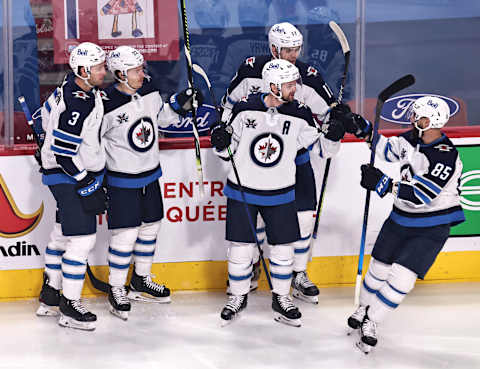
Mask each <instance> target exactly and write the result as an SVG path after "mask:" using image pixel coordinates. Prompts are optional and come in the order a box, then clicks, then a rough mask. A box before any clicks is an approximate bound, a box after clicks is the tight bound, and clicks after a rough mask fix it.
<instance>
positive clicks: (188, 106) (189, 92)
mask: <svg viewBox="0 0 480 369" xmlns="http://www.w3.org/2000/svg"><path fill="white" fill-rule="evenodd" d="M194 98H195V100H196V101H197V104H198V105H197V106H200V105H202V104H203V101H204V98H203V94H202V91H200V90H197V89H196V88H186V89H185V90H183V91H181V92H179V93H176V94H173V95H172V96H171V97H170V106H171V107H172V109H173V110H174V111H175V113H177V114H179V115H181V116H182V117H184V116H185V115H187V113H188V112H189V111H192V110H193V99H194Z"/></svg>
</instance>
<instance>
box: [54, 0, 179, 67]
mask: <svg viewBox="0 0 480 369" xmlns="http://www.w3.org/2000/svg"><path fill="white" fill-rule="evenodd" d="M52 7H53V33H54V50H55V54H54V58H55V64H64V63H67V62H68V56H69V54H70V51H71V50H72V49H73V48H74V47H75V46H76V45H78V44H79V43H81V42H85V41H89V42H93V43H96V44H98V45H99V46H101V47H102V48H103V49H104V50H105V51H106V52H108V51H110V50H113V49H114V48H116V47H117V46H120V45H128V46H132V47H134V48H136V49H138V50H139V51H140V52H141V53H142V54H143V55H144V57H145V59H146V60H178V55H179V49H178V8H177V1H176V0H162V1H157V0H82V1H80V0H52Z"/></svg>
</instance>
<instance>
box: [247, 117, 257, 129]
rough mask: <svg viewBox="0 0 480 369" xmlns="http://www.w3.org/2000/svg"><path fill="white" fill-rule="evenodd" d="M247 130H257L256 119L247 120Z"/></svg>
mask: <svg viewBox="0 0 480 369" xmlns="http://www.w3.org/2000/svg"><path fill="white" fill-rule="evenodd" d="M245 127H246V128H253V129H255V128H257V123H256V122H255V119H248V118H247V123H246V124H245Z"/></svg>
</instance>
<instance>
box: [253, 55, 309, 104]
mask: <svg viewBox="0 0 480 369" xmlns="http://www.w3.org/2000/svg"><path fill="white" fill-rule="evenodd" d="M292 81H297V82H298V83H299V84H301V80H300V72H299V71H298V68H297V67H296V66H295V65H293V64H292V63H290V62H289V61H288V60H284V59H274V60H271V61H269V62H268V63H267V64H265V65H264V67H263V70H262V82H263V91H264V92H267V93H271V94H272V95H274V96H275V97H276V98H277V99H280V100H281V99H282V92H281V90H282V84H283V83H286V82H292ZM271 84H273V85H275V86H276V87H277V90H278V93H277V94H275V93H274V92H273V91H272V88H271Z"/></svg>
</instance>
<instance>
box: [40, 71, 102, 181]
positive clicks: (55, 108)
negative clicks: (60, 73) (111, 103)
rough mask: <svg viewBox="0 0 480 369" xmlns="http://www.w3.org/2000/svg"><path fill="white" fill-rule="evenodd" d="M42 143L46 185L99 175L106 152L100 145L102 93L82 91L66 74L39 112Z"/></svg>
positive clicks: (93, 90) (69, 75)
mask: <svg viewBox="0 0 480 369" xmlns="http://www.w3.org/2000/svg"><path fill="white" fill-rule="evenodd" d="M41 112H42V127H43V129H44V130H45V141H44V144H43V146H42V172H43V176H42V181H43V183H44V184H46V185H54V184H58V183H76V182H77V181H78V180H81V179H83V178H84V177H85V176H86V174H87V171H88V172H90V173H91V174H93V175H102V174H103V170H104V168H105V151H104V149H103V147H102V146H101V141H100V129H101V124H102V118H103V104H102V99H101V93H100V91H98V90H97V89H95V88H94V89H92V90H91V91H89V92H85V91H83V90H82V89H81V88H80V87H79V86H78V85H77V84H76V83H75V75H74V74H73V73H70V74H67V76H66V77H65V79H64V81H63V83H62V85H61V86H59V87H57V88H56V89H55V91H54V92H53V93H52V94H51V95H50V97H49V98H48V99H47V101H45V103H44V104H43V106H42V109H41Z"/></svg>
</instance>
